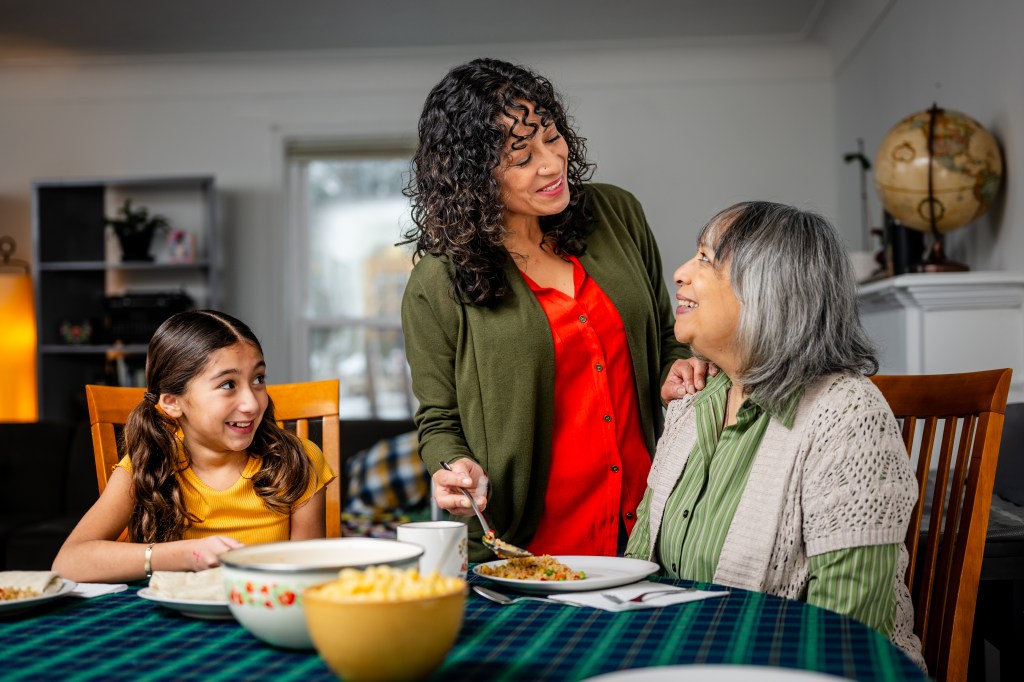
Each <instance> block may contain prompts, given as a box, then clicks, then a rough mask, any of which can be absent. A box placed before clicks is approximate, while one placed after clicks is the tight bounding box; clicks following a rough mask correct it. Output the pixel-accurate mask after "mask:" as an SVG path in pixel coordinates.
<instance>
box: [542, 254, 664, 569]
mask: <svg viewBox="0 0 1024 682" xmlns="http://www.w3.org/2000/svg"><path fill="white" fill-rule="evenodd" d="M569 261H570V262H571V263H572V266H573V288H574V291H575V296H574V297H573V298H570V297H568V296H566V295H565V294H563V293H562V292H561V291H558V290H557V289H549V288H545V287H541V286H538V285H537V284H536V283H535V282H534V281H533V280H531V279H530V278H529V277H528V276H527V275H526V273H523V278H524V279H525V280H526V282H527V284H529V286H530V288H531V289H532V290H533V292H534V294H535V295H536V296H537V300H538V301H539V302H540V304H541V307H542V308H543V309H544V312H545V314H547V317H548V322H549V323H550V325H551V333H552V336H553V338H554V346H555V396H554V398H555V401H554V402H555V413H554V415H553V417H554V419H553V427H554V431H553V437H552V447H551V475H550V477H549V478H548V487H547V493H546V495H545V497H544V515H543V517H542V519H541V522H540V526H539V527H538V529H537V533H536V535H534V537H533V540H532V541H531V542H530V544H529V547H528V549H529V550H530V551H531V552H533V553H535V554H588V555H603V556H614V555H615V553H616V545H617V542H618V536H619V523H620V519H621V522H622V523H624V524H625V528H626V530H627V531H630V530H632V528H633V524H634V523H635V521H636V509H637V506H639V504H640V500H641V498H642V497H643V495H644V491H645V490H646V488H647V473H648V471H649V470H650V468H651V455H650V453H649V452H648V451H647V446H646V444H645V443H644V436H643V431H642V429H641V426H640V411H639V404H638V402H637V400H638V399H637V394H636V380H635V377H634V375H633V361H632V358H631V356H630V353H629V346H628V344H627V341H626V333H625V330H624V328H623V325H622V318H621V317H620V316H619V312H618V310H616V308H615V306H614V305H613V304H612V302H611V300H610V299H609V298H608V296H607V295H606V294H605V293H604V291H602V290H601V288H600V287H599V286H598V285H597V283H596V282H594V280H593V279H591V278H590V277H588V276H587V273H586V271H585V270H584V269H583V266H582V265H580V262H579V261H578V260H577V259H576V258H574V257H572V256H569Z"/></svg>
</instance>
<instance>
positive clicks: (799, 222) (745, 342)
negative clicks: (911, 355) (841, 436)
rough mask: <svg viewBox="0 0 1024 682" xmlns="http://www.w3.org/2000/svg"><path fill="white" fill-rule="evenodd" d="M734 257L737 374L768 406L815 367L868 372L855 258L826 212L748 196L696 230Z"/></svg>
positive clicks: (870, 360)
mask: <svg viewBox="0 0 1024 682" xmlns="http://www.w3.org/2000/svg"><path fill="white" fill-rule="evenodd" d="M697 243H698V245H700V244H703V245H705V246H706V247H708V248H710V249H712V250H713V251H714V254H715V258H714V262H715V267H716V268H719V267H721V264H724V263H727V262H728V263H731V264H730V266H729V277H730V279H731V282H732V288H733V291H734V292H735V293H736V297H737V298H738V299H739V301H740V321H739V328H738V330H737V334H738V337H739V354H740V362H741V366H740V369H739V374H740V376H738V377H733V378H734V379H735V380H736V381H739V382H740V383H742V384H743V386H744V388H745V389H746V390H747V392H748V393H749V394H750V395H752V396H753V397H755V398H756V399H757V400H758V402H759V403H760V404H761V405H763V406H764V407H766V408H767V409H769V410H778V409H780V408H782V407H783V406H784V405H786V404H787V402H788V401H789V400H790V399H791V398H792V397H793V396H794V395H795V394H796V393H797V392H798V391H801V390H803V389H804V388H805V387H806V386H807V385H808V384H810V383H811V382H812V381H814V380H815V379H817V378H818V377H821V376H824V375H826V374H832V373H835V372H848V373H855V374H862V375H866V376H870V375H872V374H874V373H876V372H877V371H878V360H877V358H876V357H875V349H874V346H873V344H872V343H871V341H870V340H869V339H868V336H867V334H866V333H865V332H864V328H863V327H862V326H861V323H860V316H859V314H858V312H857V283H856V279H855V277H854V274H853V266H852V265H851V264H850V258H849V256H848V255H847V253H846V249H845V247H844V246H843V243H842V240H841V239H840V237H839V234H838V233H837V232H836V229H835V228H834V227H833V226H832V224H831V223H829V222H828V221H827V220H826V219H825V218H823V217H822V216H820V215H818V214H817V213H812V212H809V211H801V210H800V209H798V208H794V207H792V206H786V205H783V204H775V203H771V202H767V201H749V202H743V203H739V204H736V205H734V206H730V207H729V208H727V209H725V210H724V211H721V212H720V213H718V215H716V216H715V217H713V218H712V219H711V220H710V221H708V224H707V225H705V226H704V228H703V229H702V230H701V232H700V235H698V237H697Z"/></svg>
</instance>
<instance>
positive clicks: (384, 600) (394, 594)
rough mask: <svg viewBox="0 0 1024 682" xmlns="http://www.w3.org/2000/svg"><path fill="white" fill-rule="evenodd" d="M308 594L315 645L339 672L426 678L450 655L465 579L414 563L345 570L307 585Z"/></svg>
mask: <svg viewBox="0 0 1024 682" xmlns="http://www.w3.org/2000/svg"><path fill="white" fill-rule="evenodd" d="M303 600H304V601H305V604H306V624H307V625H308V627H309V634H310V636H311V637H312V639H313V644H314V646H315V647H316V650H317V652H318V653H319V654H320V657H321V658H322V659H323V660H324V662H325V663H326V664H327V666H328V667H329V668H330V669H331V670H333V671H334V673H335V674H336V675H338V677H340V678H342V679H343V680H345V681H346V682H372V681H374V680H388V681H393V682H402V681H404V680H419V679H423V678H425V677H427V676H428V675H429V674H430V673H431V672H433V671H434V670H436V669H437V668H438V667H439V666H440V665H441V663H442V662H443V661H444V659H445V656H447V655H448V651H449V650H450V649H451V648H452V644H454V643H455V638H456V637H457V636H458V634H459V628H460V627H462V616H463V613H464V611H465V609H466V581H465V580H464V579H462V578H456V577H448V576H441V575H438V574H437V573H436V572H432V573H430V574H429V575H425V576H424V575H420V573H419V571H418V570H417V569H415V568H413V569H395V568H391V567H389V566H373V567H370V568H367V569H363V570H357V569H342V570H341V571H340V572H339V573H338V575H337V578H336V579H335V580H332V581H330V582H328V583H324V584H322V585H318V586H315V587H310V588H307V589H306V591H305V592H304V593H303ZM396 642H401V653H399V654H396V650H395V645H396Z"/></svg>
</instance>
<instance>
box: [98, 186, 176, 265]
mask: <svg viewBox="0 0 1024 682" xmlns="http://www.w3.org/2000/svg"><path fill="white" fill-rule="evenodd" d="M105 223H106V224H107V225H110V226H111V227H112V228H113V230H114V234H115V235H117V240H118V242H120V244H121V259H122V260H126V261H140V260H143V261H145V260H153V257H152V256H150V255H149V246H150V244H152V242H153V235H154V234H156V233H157V232H164V231H166V230H167V229H168V228H169V227H170V223H169V222H167V218H165V217H163V216H162V215H158V214H156V213H154V214H153V215H150V213H149V209H147V208H146V207H145V206H139V207H138V208H132V200H131V199H125V200H124V204H123V205H122V206H121V209H120V212H119V215H118V217H116V218H107V219H106V221H105Z"/></svg>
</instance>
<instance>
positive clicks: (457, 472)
mask: <svg viewBox="0 0 1024 682" xmlns="http://www.w3.org/2000/svg"><path fill="white" fill-rule="evenodd" d="M451 467H452V470H451V471H445V470H444V469H438V470H437V471H435V472H434V475H433V479H434V500H435V501H436V502H437V506H438V507H440V508H441V509H444V510H445V511H447V512H449V513H451V514H455V515H458V516H468V515H471V514H472V513H473V509H472V507H470V505H469V500H468V499H466V496H465V494H464V493H463V492H462V490H463V489H468V490H469V491H470V492H471V493H473V499H475V500H476V504H477V506H478V507H480V509H481V510H483V509H484V508H486V507H487V474H485V473H484V470H483V467H481V466H480V465H479V464H477V463H476V462H474V461H473V460H471V459H469V458H467V457H463V458H462V459H457V460H455V461H454V462H452V463H451Z"/></svg>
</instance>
